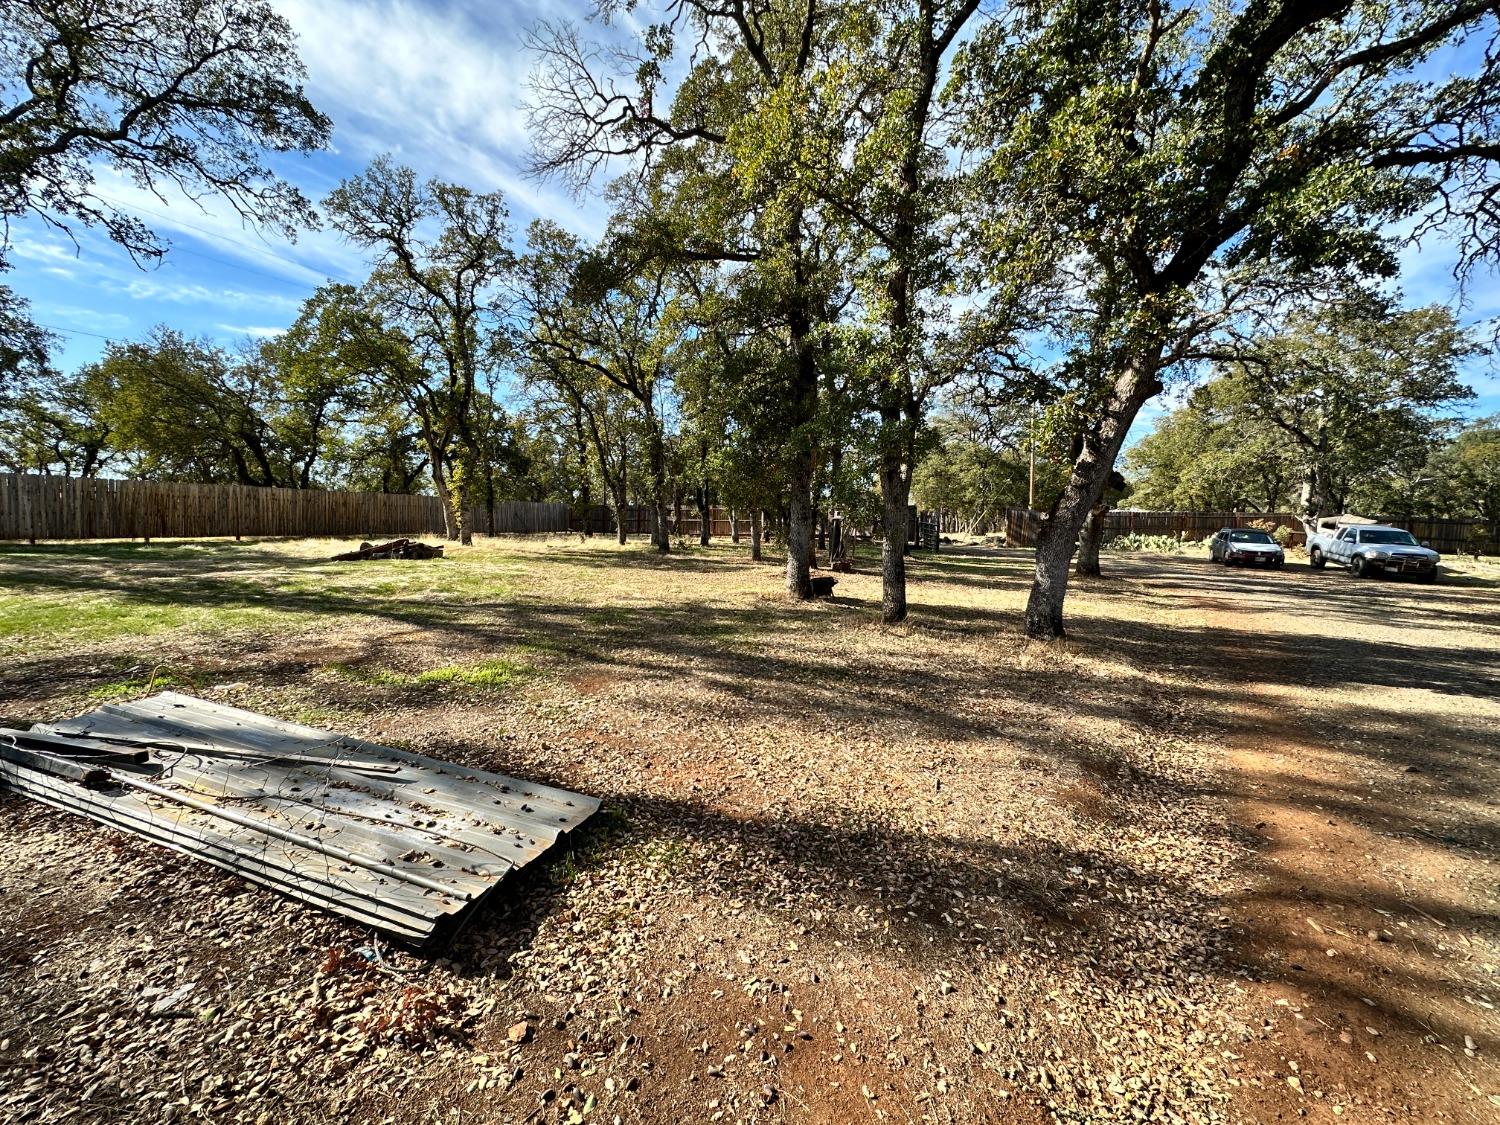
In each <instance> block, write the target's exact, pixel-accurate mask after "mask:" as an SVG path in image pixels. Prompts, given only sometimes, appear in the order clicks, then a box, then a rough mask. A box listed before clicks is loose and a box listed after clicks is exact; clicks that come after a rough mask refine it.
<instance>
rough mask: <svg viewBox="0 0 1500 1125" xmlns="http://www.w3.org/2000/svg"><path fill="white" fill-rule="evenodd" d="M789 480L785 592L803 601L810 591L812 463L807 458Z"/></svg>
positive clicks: (810, 594)
mask: <svg viewBox="0 0 1500 1125" xmlns="http://www.w3.org/2000/svg"><path fill="white" fill-rule="evenodd" d="M799 468H800V469H801V471H800V472H799V473H798V479H796V480H794V481H793V483H792V503H791V507H790V510H789V511H788V514H787V521H786V592H787V593H788V594H790V595H791V596H792V597H794V598H801V599H803V600H806V599H808V598H811V597H812V596H813V593H812V573H811V571H812V567H811V565H810V562H811V560H810V559H809V557H808V556H809V554H810V553H811V551H812V534H813V504H812V495H811V488H812V475H813V474H812V466H811V463H810V459H809V461H808V462H805V463H804V464H803V465H802V466H799Z"/></svg>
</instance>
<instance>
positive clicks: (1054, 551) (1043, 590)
mask: <svg viewBox="0 0 1500 1125" xmlns="http://www.w3.org/2000/svg"><path fill="white" fill-rule="evenodd" d="M1160 356H1161V345H1160V344H1158V345H1156V347H1155V348H1153V349H1151V350H1149V351H1148V352H1147V353H1146V354H1144V355H1142V356H1141V358H1139V359H1138V360H1136V361H1135V362H1133V363H1131V364H1129V365H1128V366H1127V367H1126V368H1125V370H1124V371H1122V372H1121V373H1120V375H1119V377H1118V378H1117V379H1116V380H1115V385H1114V388H1113V390H1112V392H1111V393H1110V396H1109V400H1108V402H1107V403H1106V404H1105V407H1104V413H1103V415H1102V417H1101V418H1100V420H1099V424H1098V426H1097V427H1096V428H1095V429H1094V431H1093V432H1092V433H1090V434H1089V435H1087V437H1086V438H1085V440H1084V441H1083V442H1082V447H1081V449H1080V451H1079V453H1078V456H1077V457H1076V458H1075V459H1074V461H1073V470H1072V472H1071V473H1069V474H1068V480H1067V483H1066V484H1065V485H1063V489H1062V492H1061V493H1059V495H1058V497H1057V499H1056V500H1055V501H1053V504H1052V510H1051V511H1050V512H1048V513H1047V516H1046V518H1045V519H1043V520H1042V527H1041V531H1040V532H1039V533H1038V535H1037V543H1036V576H1035V578H1034V579H1033V580H1032V583H1031V594H1030V596H1029V597H1028V598H1027V599H1026V635H1027V636H1028V637H1037V638H1039V639H1043V640H1053V639H1057V638H1060V637H1062V636H1064V635H1065V631H1064V629H1063V602H1064V601H1066V599H1067V596H1068V563H1069V562H1070V561H1072V558H1073V547H1074V545H1075V544H1076V543H1077V542H1078V533H1079V532H1080V531H1081V530H1082V529H1083V522H1084V520H1086V519H1087V518H1088V515H1089V511H1090V510H1091V509H1092V508H1093V507H1094V505H1095V504H1097V503H1099V501H1100V500H1101V499H1102V498H1103V496H1104V490H1105V489H1106V488H1107V487H1108V486H1109V475H1110V473H1112V472H1113V471H1114V466H1115V459H1116V458H1118V457H1119V455H1120V446H1121V445H1123V444H1124V442H1125V435H1126V434H1127V433H1128V432H1129V430H1130V426H1131V423H1132V422H1134V421H1135V416H1136V415H1137V414H1139V413H1140V410H1141V407H1142V406H1144V405H1145V403H1146V400H1147V399H1149V398H1151V397H1152V396H1153V395H1155V394H1159V393H1160V392H1161V382H1160V380H1158V379H1157V377H1156V369H1157V365H1158V363H1159V362H1160Z"/></svg>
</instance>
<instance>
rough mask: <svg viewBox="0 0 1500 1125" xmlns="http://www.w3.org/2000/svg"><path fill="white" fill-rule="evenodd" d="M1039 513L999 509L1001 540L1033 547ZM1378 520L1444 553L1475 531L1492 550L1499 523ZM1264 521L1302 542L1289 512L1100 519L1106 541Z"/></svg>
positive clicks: (1499, 539)
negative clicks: (1002, 516) (1002, 522)
mask: <svg viewBox="0 0 1500 1125" xmlns="http://www.w3.org/2000/svg"><path fill="white" fill-rule="evenodd" d="M1043 514H1044V513H1042V512H1034V511H1030V510H1028V509H1025V508H1009V509H1007V510H1006V513H1005V542H1006V545H1007V546H1011V547H1034V546H1036V537H1037V532H1038V531H1039V530H1040V529H1041V521H1042V516H1043ZM1372 518H1374V519H1376V520H1378V521H1379V522H1381V523H1386V524H1390V525H1391V526H1392V527H1402V528H1405V529H1406V530H1407V531H1410V532H1411V533H1412V535H1414V536H1415V537H1416V538H1417V539H1418V540H1419V541H1425V542H1429V543H1431V544H1432V548H1433V550H1435V551H1438V552H1440V553H1441V554H1445V555H1454V554H1459V553H1462V552H1463V551H1464V550H1466V549H1472V547H1471V543H1472V541H1473V538H1472V537H1473V535H1474V532H1475V530H1476V529H1478V530H1479V532H1480V533H1481V535H1482V536H1483V538H1484V539H1485V545H1484V550H1485V553H1487V554H1494V553H1495V552H1496V550H1497V543H1500V522H1497V521H1491V520H1472V519H1418V518H1412V517H1406V516H1374V517H1372ZM1267 522H1269V523H1272V524H1274V525H1276V526H1277V527H1284V528H1286V529H1287V531H1288V533H1289V537H1288V540H1287V542H1288V544H1289V545H1291V546H1294V547H1300V546H1303V545H1304V544H1305V543H1306V541H1307V535H1306V533H1305V532H1304V530H1303V527H1302V521H1301V520H1300V519H1298V518H1297V516H1295V515H1293V514H1292V513H1290V512H1131V511H1117V512H1110V513H1109V515H1108V516H1107V517H1105V520H1104V535H1105V539H1106V541H1108V540H1109V539H1113V538H1114V537H1115V536H1117V535H1131V534H1135V535H1170V536H1172V537H1173V538H1175V539H1184V540H1189V541H1191V540H1197V539H1207V538H1208V537H1209V536H1211V535H1212V534H1213V533H1214V532H1216V531H1218V530H1219V528H1221V527H1249V526H1251V525H1257V526H1264V525H1265V524H1266V523H1267Z"/></svg>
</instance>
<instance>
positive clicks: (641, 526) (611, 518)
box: [572, 504, 750, 539]
mask: <svg viewBox="0 0 1500 1125" xmlns="http://www.w3.org/2000/svg"><path fill="white" fill-rule="evenodd" d="M734 516H735V521H734V522H737V523H738V525H739V534H740V538H742V539H749V538H750V512H749V511H748V510H745V511H737V512H735V513H734ZM667 518H668V519H669V520H671V521H672V534H673V535H674V536H681V537H683V538H684V539H697V538H698V528H699V526H700V524H701V523H702V520H701V519H699V516H698V509H697V508H696V507H692V508H684V509H683V510H682V518H681V519H680V520H679V519H677V518H676V514H675V513H674V512H673V511H672V510H671V509H668V512H667ZM624 521H625V533H626V534H627V535H631V536H639V535H650V534H651V528H652V527H653V526H654V525H655V523H656V516H655V513H654V512H653V511H652V510H651V507H650V505H648V504H631V505H629V506H627V507H626V509H625V512H624ZM734 522H731V520H730V509H728V508H718V507H714V508H710V509H709V510H708V534H709V538H711V539H729V538H731V537H732V535H733V533H734ZM572 528H573V530H574V531H584V530H588V531H591V532H593V533H595V534H606V533H609V534H612V533H613V532H614V530H615V510H614V509H613V508H609V507H606V506H605V505H603V504H596V505H594V506H593V507H591V508H588V509H587V510H586V511H584V512H582V513H577V512H575V513H574V515H573V523H572Z"/></svg>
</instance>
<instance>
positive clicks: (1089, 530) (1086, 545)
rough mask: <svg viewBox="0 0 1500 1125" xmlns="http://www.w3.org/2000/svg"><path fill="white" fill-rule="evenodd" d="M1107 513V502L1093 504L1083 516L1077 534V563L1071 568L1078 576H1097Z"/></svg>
mask: <svg viewBox="0 0 1500 1125" xmlns="http://www.w3.org/2000/svg"><path fill="white" fill-rule="evenodd" d="M1108 514H1109V505H1108V504H1095V505H1094V506H1093V507H1092V508H1091V509H1089V514H1088V515H1087V516H1086V517H1085V518H1084V521H1083V531H1082V532H1081V533H1080V534H1079V536H1078V565H1077V566H1075V567H1074V568H1073V573H1075V574H1077V575H1078V577H1080V578H1098V577H1099V545H1100V544H1101V543H1103V541H1104V517H1105V516H1107V515H1108Z"/></svg>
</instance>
